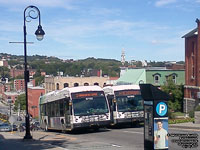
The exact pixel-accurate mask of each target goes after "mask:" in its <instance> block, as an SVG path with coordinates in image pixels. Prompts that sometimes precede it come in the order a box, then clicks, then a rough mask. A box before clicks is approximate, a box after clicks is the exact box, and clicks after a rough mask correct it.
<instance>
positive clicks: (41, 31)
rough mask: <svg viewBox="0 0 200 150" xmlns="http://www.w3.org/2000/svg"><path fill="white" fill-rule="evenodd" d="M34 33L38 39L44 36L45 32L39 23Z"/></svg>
mask: <svg viewBox="0 0 200 150" xmlns="http://www.w3.org/2000/svg"><path fill="white" fill-rule="evenodd" d="M35 35H36V38H37V40H38V41H41V40H42V39H43V38H44V35H45V32H44V30H42V26H41V25H39V26H38V29H37V30H36V31H35Z"/></svg>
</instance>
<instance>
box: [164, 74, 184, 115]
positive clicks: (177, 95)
mask: <svg viewBox="0 0 200 150" xmlns="http://www.w3.org/2000/svg"><path fill="white" fill-rule="evenodd" d="M161 89H162V90H163V91H164V92H166V93H168V94H169V95H170V96H171V99H170V100H169V102H168V105H169V109H170V111H175V112H177V111H182V106H183V105H182V103H183V85H176V84H175V83H174V82H173V80H172V78H169V79H168V80H167V83H166V84H165V85H164V86H162V87H161Z"/></svg>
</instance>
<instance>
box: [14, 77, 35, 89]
mask: <svg viewBox="0 0 200 150" xmlns="http://www.w3.org/2000/svg"><path fill="white" fill-rule="evenodd" d="M28 86H35V80H31V81H30V82H29V83H28ZM14 89H15V90H16V91H24V90H25V85H24V79H16V80H14Z"/></svg>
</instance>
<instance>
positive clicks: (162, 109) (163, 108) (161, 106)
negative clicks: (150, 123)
mask: <svg viewBox="0 0 200 150" xmlns="http://www.w3.org/2000/svg"><path fill="white" fill-rule="evenodd" d="M156 112H157V114H158V115H159V116H164V115H165V114H166V113H167V105H166V104H165V103H164V102H160V103H158V104H157V106H156Z"/></svg>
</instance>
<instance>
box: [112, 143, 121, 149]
mask: <svg viewBox="0 0 200 150" xmlns="http://www.w3.org/2000/svg"><path fill="white" fill-rule="evenodd" d="M112 146H113V147H118V148H120V147H121V146H120V145H116V144H112Z"/></svg>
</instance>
